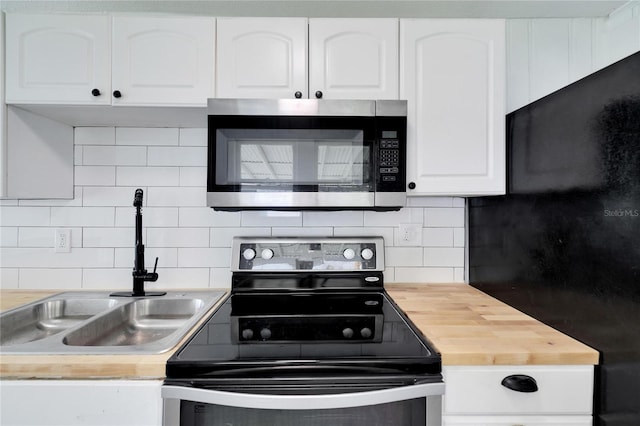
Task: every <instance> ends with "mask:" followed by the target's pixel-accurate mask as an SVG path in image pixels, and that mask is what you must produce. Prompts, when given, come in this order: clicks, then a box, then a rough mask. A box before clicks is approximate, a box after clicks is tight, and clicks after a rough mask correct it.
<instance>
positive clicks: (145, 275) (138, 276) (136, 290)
mask: <svg viewBox="0 0 640 426" xmlns="http://www.w3.org/2000/svg"><path fill="white" fill-rule="evenodd" d="M142 195H143V192H142V189H140V188H138V189H136V192H135V195H134V198H133V206H134V207H135V208H136V249H135V250H136V253H135V259H134V263H133V291H131V292H128V291H124V292H116V293H112V294H111V296H121V297H140V296H163V295H165V294H167V293H166V292H159V291H144V282H145V281H151V282H154V281H157V280H158V273H157V272H156V269H157V268H158V258H157V257H156V263H155V266H154V267H153V272H148V271H147V270H146V269H145V268H144V244H142V213H141V209H142Z"/></svg>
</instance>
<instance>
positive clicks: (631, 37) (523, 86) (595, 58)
mask: <svg viewBox="0 0 640 426" xmlns="http://www.w3.org/2000/svg"><path fill="white" fill-rule="evenodd" d="M639 50H640V1H637V0H635V1H631V2H629V3H627V4H626V5H625V6H624V7H622V8H620V9H618V10H617V11H615V12H614V13H613V14H612V15H611V16H610V17H608V18H596V19H512V20H509V21H507V112H511V111H514V110H516V109H518V108H520V107H522V106H524V105H527V104H528V103H530V102H533V101H534V100H536V99H539V98H541V97H543V96H545V95H548V94H550V93H552V92H554V91H555V90H558V89H560V88H562V87H564V86H566V85H568V84H570V83H572V82H574V81H577V80H579V79H580V78H582V77H584V76H586V75H588V74H591V73H592V72H594V71H597V70H599V69H601V68H603V67H605V66H607V65H610V64H612V63H614V62H616V61H618V60H620V59H622V58H624V57H626V56H628V55H630V54H632V53H634V52H637V51H639Z"/></svg>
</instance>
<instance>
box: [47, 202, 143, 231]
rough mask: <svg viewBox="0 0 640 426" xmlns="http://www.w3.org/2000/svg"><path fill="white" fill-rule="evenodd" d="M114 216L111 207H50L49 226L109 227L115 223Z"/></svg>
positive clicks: (113, 210)
mask: <svg viewBox="0 0 640 426" xmlns="http://www.w3.org/2000/svg"><path fill="white" fill-rule="evenodd" d="M132 202H133V200H132ZM114 216H115V209H114V208H113V207H52V208H51V226H66V227H69V226H83V227H84V226H96V227H97V226H108V227H111V226H113V225H114V223H115V221H114Z"/></svg>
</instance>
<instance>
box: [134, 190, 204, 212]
mask: <svg viewBox="0 0 640 426" xmlns="http://www.w3.org/2000/svg"><path fill="white" fill-rule="evenodd" d="M146 197H147V205H148V206H155V207H205V206H206V205H207V189H206V187H188V188H185V187H181V188H178V187H176V188H161V187H157V188H155V187H154V188H149V190H148V191H147V195H146Z"/></svg>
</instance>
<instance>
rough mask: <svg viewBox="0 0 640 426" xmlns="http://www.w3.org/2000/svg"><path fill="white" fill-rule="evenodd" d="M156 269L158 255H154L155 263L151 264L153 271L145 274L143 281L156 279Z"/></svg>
mask: <svg viewBox="0 0 640 426" xmlns="http://www.w3.org/2000/svg"><path fill="white" fill-rule="evenodd" d="M156 269H158V257H157V256H156V263H155V264H154V265H153V272H151V273H150V274H147V277H146V278H145V281H157V280H158V274H157V273H156Z"/></svg>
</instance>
